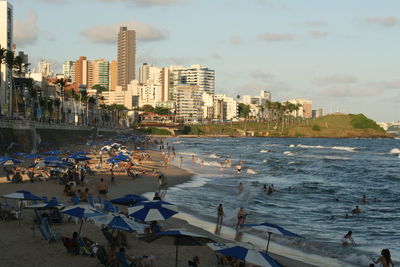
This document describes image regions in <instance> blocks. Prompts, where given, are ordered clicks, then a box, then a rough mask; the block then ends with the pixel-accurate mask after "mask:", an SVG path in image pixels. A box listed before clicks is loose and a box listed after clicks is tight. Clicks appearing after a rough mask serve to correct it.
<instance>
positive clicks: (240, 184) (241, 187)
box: [239, 182, 244, 194]
mask: <svg viewBox="0 0 400 267" xmlns="http://www.w3.org/2000/svg"><path fill="white" fill-rule="evenodd" d="M243 190H244V187H243V184H242V183H241V182H240V183H239V194H241V193H242V192H243Z"/></svg>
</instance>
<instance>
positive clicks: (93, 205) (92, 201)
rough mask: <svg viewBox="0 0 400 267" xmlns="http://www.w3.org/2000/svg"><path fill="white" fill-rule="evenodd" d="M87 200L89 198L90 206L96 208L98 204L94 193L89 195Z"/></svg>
mask: <svg viewBox="0 0 400 267" xmlns="http://www.w3.org/2000/svg"><path fill="white" fill-rule="evenodd" d="M87 200H88V203H89V205H90V206H92V207H93V208H96V205H95V203H94V199H93V196H92V195H89V196H88V198H87Z"/></svg>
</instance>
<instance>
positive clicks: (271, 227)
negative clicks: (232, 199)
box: [242, 223, 301, 253]
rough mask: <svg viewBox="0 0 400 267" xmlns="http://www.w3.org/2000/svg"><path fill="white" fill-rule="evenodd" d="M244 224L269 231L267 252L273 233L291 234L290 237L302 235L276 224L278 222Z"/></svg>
mask: <svg viewBox="0 0 400 267" xmlns="http://www.w3.org/2000/svg"><path fill="white" fill-rule="evenodd" d="M242 226H245V227H249V228H252V229H255V230H259V231H263V232H267V233H268V243H267V249H266V252H267V253H268V248H269V241H270V240H271V234H278V235H284V236H289V237H301V236H300V235H298V234H295V233H293V232H290V231H288V230H286V229H284V228H283V227H281V226H279V225H276V224H272V223H260V224H242Z"/></svg>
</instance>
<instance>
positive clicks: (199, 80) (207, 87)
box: [181, 65, 215, 94]
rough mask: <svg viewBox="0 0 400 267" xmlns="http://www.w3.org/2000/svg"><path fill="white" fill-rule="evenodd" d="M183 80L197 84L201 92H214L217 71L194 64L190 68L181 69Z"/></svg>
mask: <svg viewBox="0 0 400 267" xmlns="http://www.w3.org/2000/svg"><path fill="white" fill-rule="evenodd" d="M181 82H182V83H184V84H192V85H197V86H198V87H199V90H200V93H203V92H206V93H209V94H214V86H215V72H214V70H211V69H208V68H204V67H202V66H200V65H192V66H191V67H190V68H185V69H183V70H182V71H181Z"/></svg>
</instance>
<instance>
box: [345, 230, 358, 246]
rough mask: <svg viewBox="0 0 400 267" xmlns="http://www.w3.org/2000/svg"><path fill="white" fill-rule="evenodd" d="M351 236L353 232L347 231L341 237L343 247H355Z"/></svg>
mask: <svg viewBox="0 0 400 267" xmlns="http://www.w3.org/2000/svg"><path fill="white" fill-rule="evenodd" d="M352 235H353V232H352V231H349V232H347V234H345V235H344V236H343V237H342V243H343V246H348V245H350V244H351V245H354V246H355V245H356V242H355V241H354V239H353V237H352Z"/></svg>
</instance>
